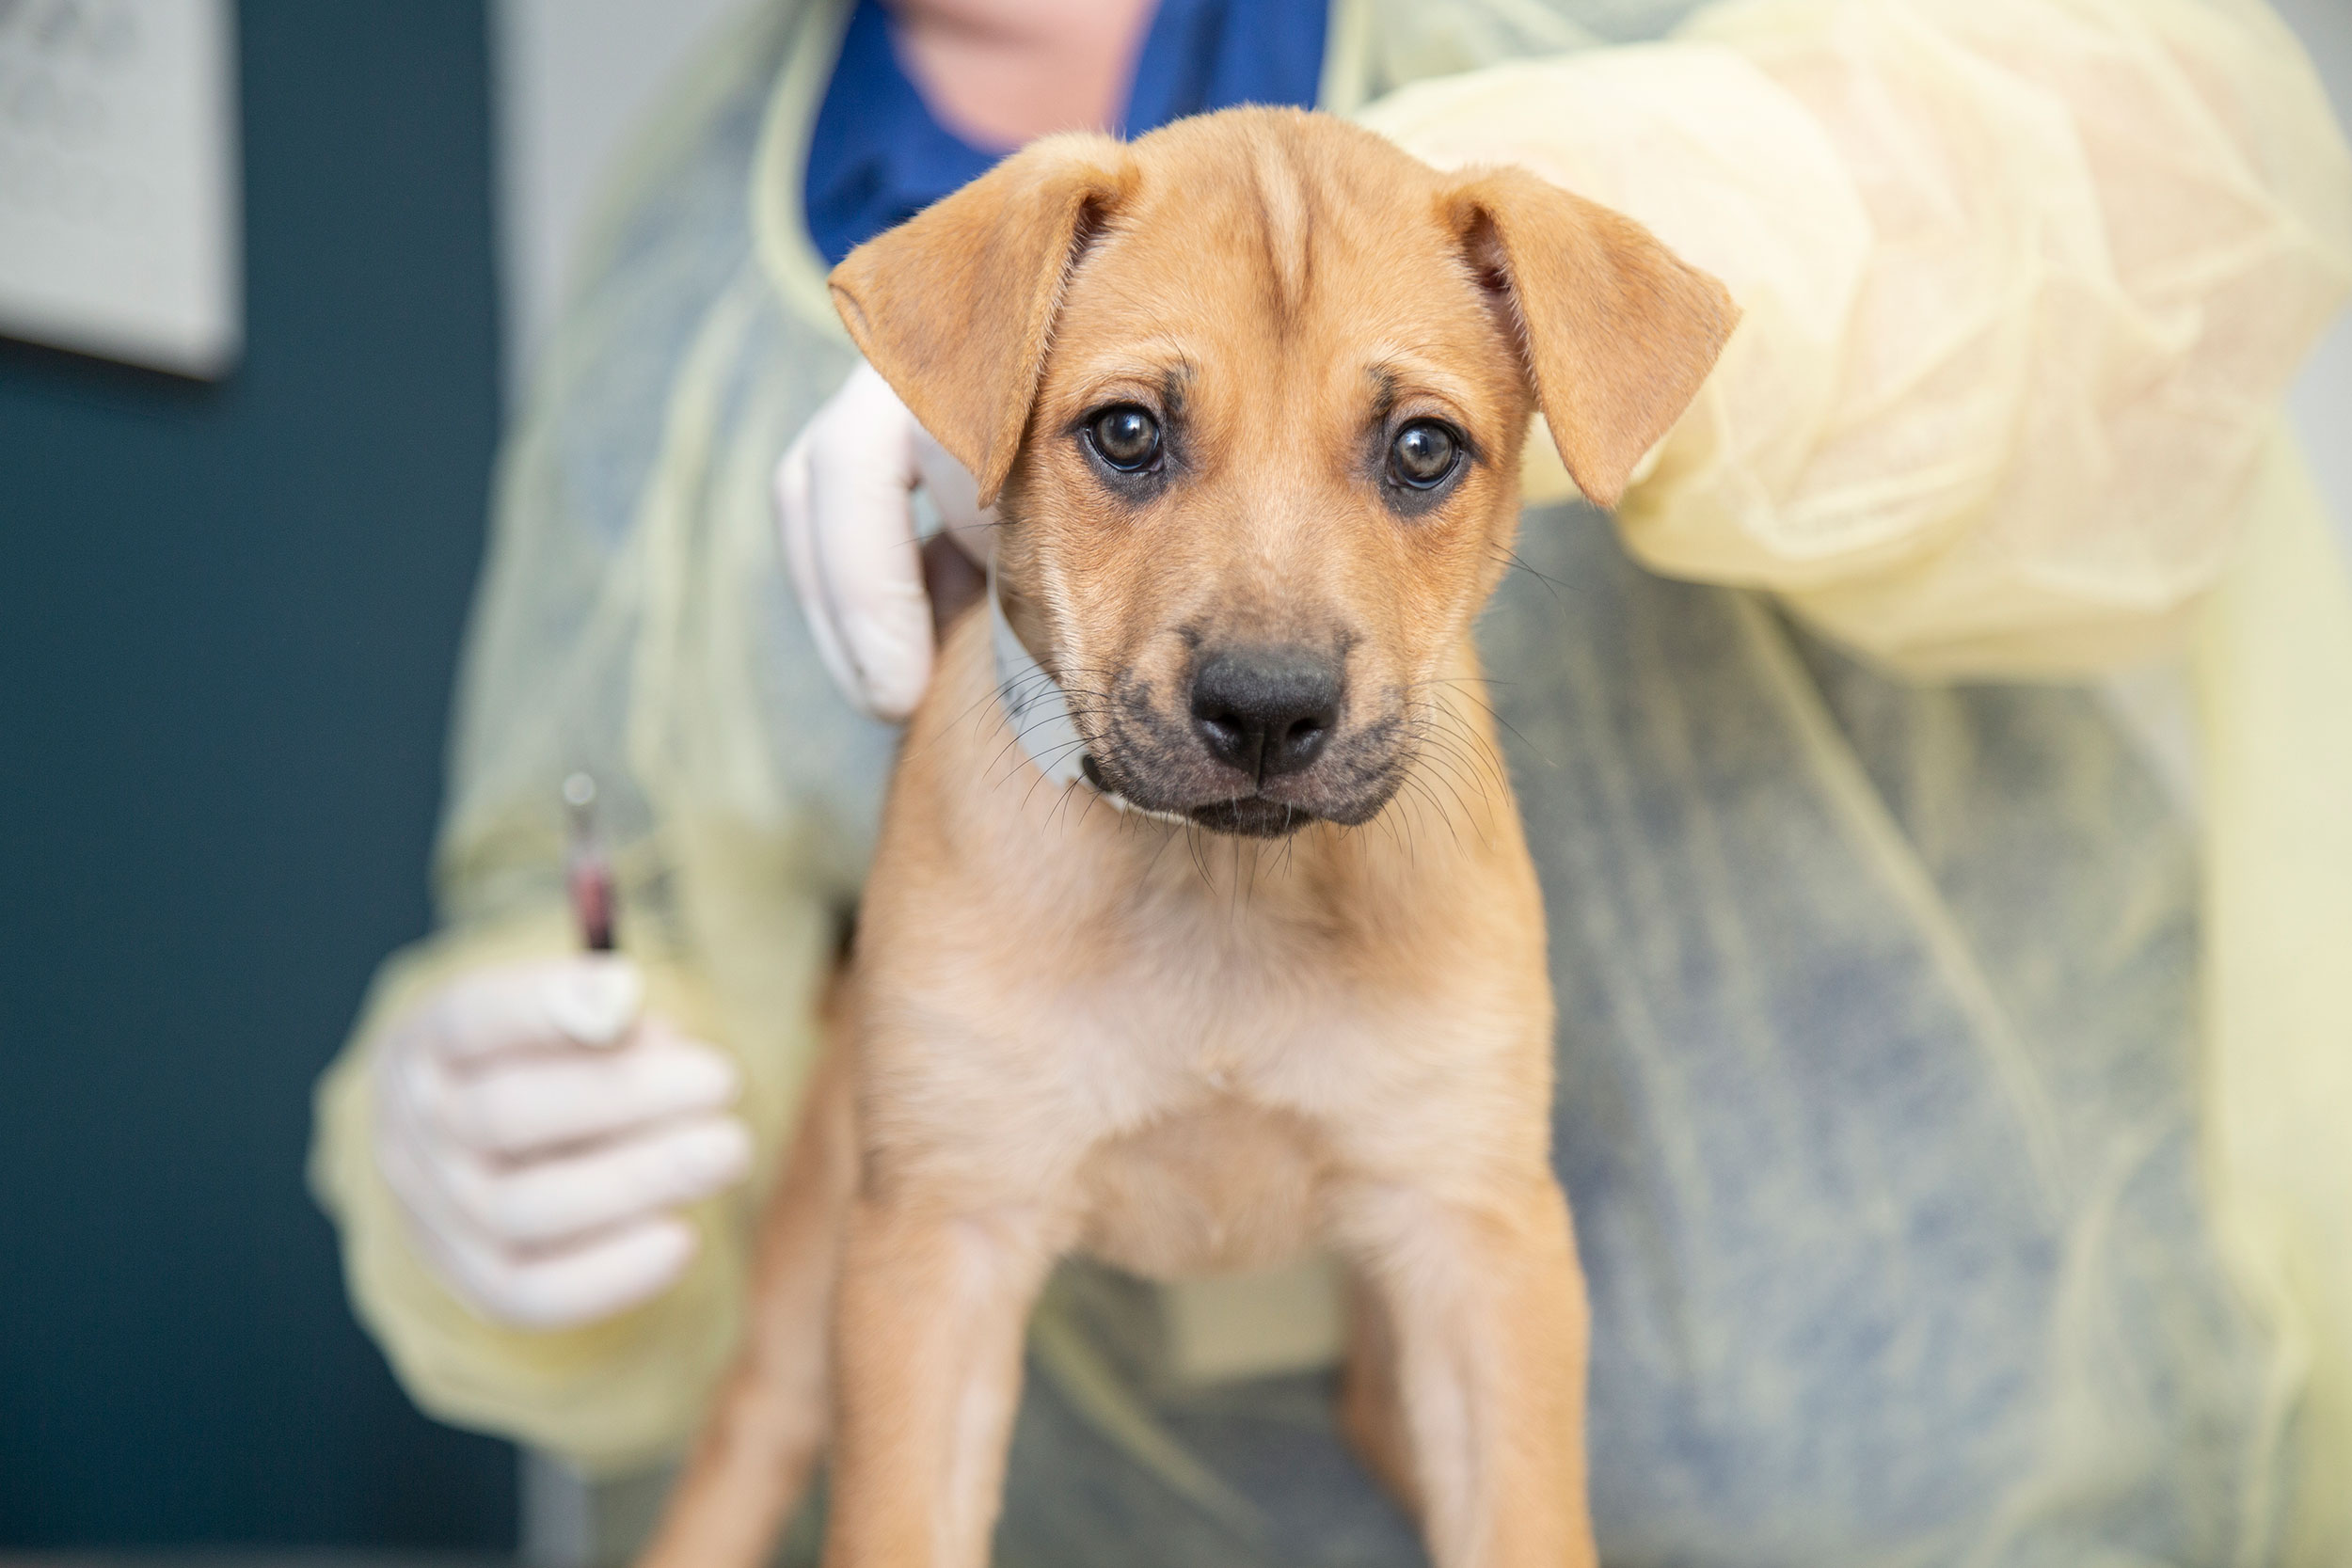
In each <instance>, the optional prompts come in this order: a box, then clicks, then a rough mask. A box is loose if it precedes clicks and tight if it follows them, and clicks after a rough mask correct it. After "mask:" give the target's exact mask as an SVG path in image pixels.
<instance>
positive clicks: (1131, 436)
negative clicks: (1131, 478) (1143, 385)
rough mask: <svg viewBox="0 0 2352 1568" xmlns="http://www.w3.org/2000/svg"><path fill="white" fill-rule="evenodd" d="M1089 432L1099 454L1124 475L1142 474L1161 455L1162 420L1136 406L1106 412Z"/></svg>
mask: <svg viewBox="0 0 2352 1568" xmlns="http://www.w3.org/2000/svg"><path fill="white" fill-rule="evenodd" d="M1086 431H1087V444H1088V445H1089V446H1090V447H1092V448H1093V449H1094V451H1095V455H1096V456H1098V457H1100V458H1102V460H1103V461H1104V462H1105V463H1107V464H1109V465H1110V466H1111V467H1114V468H1117V469H1118V470H1119V471H1120V473H1123V474H1134V473H1141V472H1142V471H1143V470H1144V469H1146V468H1148V467H1151V466H1152V460H1153V459H1154V458H1156V457H1158V456H1159V455H1160V421H1159V420H1155V419H1153V418H1152V411H1151V410H1150V409H1148V408H1138V407H1137V406H1136V405H1135V404H1132V403H1122V404H1117V405H1115V406H1113V407H1110V408H1105V409H1104V410H1103V411H1102V412H1101V413H1100V414H1097V415H1095V416H1094V418H1093V419H1092V420H1089V422H1088V424H1087V427H1086Z"/></svg>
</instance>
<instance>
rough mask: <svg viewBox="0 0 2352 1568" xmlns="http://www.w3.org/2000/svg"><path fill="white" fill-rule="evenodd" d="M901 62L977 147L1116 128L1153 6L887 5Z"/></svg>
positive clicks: (1085, 1)
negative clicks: (1060, 132) (1061, 132)
mask: <svg viewBox="0 0 2352 1568" xmlns="http://www.w3.org/2000/svg"><path fill="white" fill-rule="evenodd" d="M886 3H887V4H888V6H889V9H890V17H891V31H892V34H893V36H894V38H895V40H896V41H897V44H898V57H899V60H900V62H901V64H903V65H904V66H905V68H906V71H907V74H908V76H909V77H910V78H912V79H913V81H914V86H915V89H916V90H917V91H918V92H920V93H921V94H922V95H923V102H924V103H926V104H927V105H929V106H930V111H931V113H932V114H933V115H935V116H937V117H938V119H939V122H940V123H941V124H942V125H945V126H946V128H947V129H948V130H950V131H952V132H954V133H955V134H956V135H959V136H961V137H962V138H963V139H964V140H965V141H968V142H970V143H972V144H973V145H975V146H977V147H993V148H1004V149H1008V150H1009V149H1011V148H1016V147H1019V146H1021V145H1022V144H1023V143H1024V142H1028V141H1033V140H1035V139H1036V138H1037V137H1039V136H1044V135H1052V134H1053V133H1055V132H1057V131H1107V130H1110V129H1111V128H1112V127H1113V126H1115V125H1116V124H1117V123H1118V120H1119V118H1120V111H1121V110H1122V109H1123V108H1124V107H1125V104H1126V100H1127V92H1128V88H1129V86H1130V84H1131V83H1132V82H1133V80H1134V77H1135V69H1136V55H1138V54H1139V53H1141V51H1142V48H1143V37H1144V33H1145V31H1146V30H1147V29H1148V28H1149V27H1150V26H1151V24H1152V12H1153V10H1154V9H1155V8H1156V5H1157V0H886Z"/></svg>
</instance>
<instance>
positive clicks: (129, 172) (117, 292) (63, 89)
mask: <svg viewBox="0 0 2352 1568" xmlns="http://www.w3.org/2000/svg"><path fill="white" fill-rule="evenodd" d="M237 148H238V135H237V95H236V17H235V13H234V10H233V8H232V6H231V4H230V0H0V335H5V336H8V337H13V338H21V339H25V340H28V341H34V342H40V343H47V344H51V345H53V346H56V347H58V348H66V349H72V350H75V351H78V352H81V353H85V354H91V355H96V356H101V357H103V358H109V359H119V360H124V361H127V362H129V363H133V364H138V365H147V366H151V367H153V368H155V369H158V370H165V371H170V372H176V373H179V374H182V375H189V376H197V377H202V378H206V379H213V378H217V377H219V376H222V375H225V374H227V373H228V372H229V371H230V369H231V368H233V367H234V366H235V364H236V362H237V358H238V356H239V353H240V350H241V349H242V346H243V342H244V298H243V287H242V280H241V277H240V273H241V270H242V262H241V248H242V247H241V245H240V238H241V234H240V230H241V218H240V179H239V163H238V151H237Z"/></svg>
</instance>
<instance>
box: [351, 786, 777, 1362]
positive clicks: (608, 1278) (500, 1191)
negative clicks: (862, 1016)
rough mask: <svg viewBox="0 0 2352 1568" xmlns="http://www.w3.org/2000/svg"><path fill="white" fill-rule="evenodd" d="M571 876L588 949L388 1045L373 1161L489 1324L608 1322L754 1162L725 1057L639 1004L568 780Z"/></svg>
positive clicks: (587, 822) (496, 975) (451, 991)
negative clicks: (691, 1213)
mask: <svg viewBox="0 0 2352 1568" xmlns="http://www.w3.org/2000/svg"><path fill="white" fill-rule="evenodd" d="M564 799H565V803H566V806H567V808H568V810H569V813H570V815H571V818H572V842H571V848H570V853H569V855H568V856H567V865H566V873H567V875H566V881H567V884H568V888H569V892H570V895H571V899H572V903H573V910H574V915H575V918H576V920H577V922H578V924H579V926H580V937H581V942H582V945H583V946H584V947H586V948H587V949H588V951H587V952H586V953H584V954H581V955H579V956H574V957H568V958H548V959H543V960H540V961H537V962H532V963H523V964H512V965H503V966H497V967H492V968H487V969H484V970H481V971H478V972H476V973H474V974H468V975H466V976H465V977H464V978H462V979H459V980H457V981H454V982H453V983H452V984H450V985H448V986H447V987H445V988H443V989H442V990H439V991H437V992H436V993H434V994H433V995H431V996H429V997H428V998H426V1000H425V1001H423V1002H422V1003H421V1004H419V1005H418V1006H416V1007H415V1008H413V1009H412V1010H411V1011H410V1012H409V1013H408V1014H407V1015H406V1016H405V1017H404V1018H403V1019H401V1020H400V1021H399V1022H397V1023H396V1024H395V1025H394V1026H393V1027H392V1028H391V1029H390V1030H389V1031H388V1032H387V1033H386V1034H385V1035H384V1036H383V1037H382V1040H381V1043H380V1045H379V1046H378V1048H377V1055H376V1062H375V1074H376V1096H375V1104H376V1140H375V1154H376V1163H377V1165H378V1167H379V1168H380V1169H381V1171H382V1172H383V1175H384V1179H385V1180H386V1182H387V1183H388V1184H389V1186H390V1188H391V1190H392V1192H393V1194H394V1195H395V1196H397V1197H398V1199H399V1201H400V1204H401V1207H402V1208H403V1209H404V1210H405V1212H406V1214H407V1217H408V1220H409V1225H410V1229H411V1232H412V1235H413V1237H414V1239H415V1242H416V1244H417V1248H418V1252H419V1254H420V1255H421V1257H422V1258H423V1259H424V1260H425V1261H426V1263H427V1264H428V1265H429V1266H430V1267H431V1268H432V1269H433V1271H434V1272H435V1273H436V1274H437V1275H438V1276H439V1278H440V1279H441V1281H442V1282H443V1283H444V1284H445V1285H447V1286H448V1287H449V1289H450V1290H451V1291H453V1292H454V1293H455V1294H456V1295H457V1296H458V1297H459V1298H460V1299H462V1300H464V1301H465V1302H466V1303H467V1304H468V1305H469V1307H472V1308H473V1309H474V1310H475V1311H477V1312H479V1313H481V1314H482V1315H483V1316H484V1317H486V1318H490V1319H493V1320H496V1321H498V1322H501V1323H510V1324H514V1325H516V1326H519V1327H533V1328H562V1327H567V1326H570V1325H573V1324H578V1323H590V1322H593V1321H595V1320H596V1319H598V1318H602V1317H606V1316H608V1315H610V1314H612V1313H613V1312H617V1311H620V1310H622V1309H623V1308H626V1307H631V1306H634V1305H636V1304H637V1303H639V1302H642V1301H644V1300H646V1299H647V1298H649V1297H651V1296H654V1295H656V1294H658V1293H660V1291H663V1290H664V1289H666V1288H667V1287H668V1286H669V1285H671V1284H672V1283H673V1282H674V1281H675V1280H676V1279H677V1277H678V1276H679V1275H681V1274H683V1273H684V1272H685V1270H686V1267H687V1265H688V1264H689V1263H690V1262H691V1261H692V1259H693V1255H694V1250H695V1244H696V1243H695V1235H694V1231H693V1228H692V1227H691V1226H690V1225H688V1224H687V1222H686V1221H685V1220H684V1219H683V1218H681V1217H680V1216H679V1215H678V1213H677V1212H676V1211H677V1210H679V1209H680V1208H682V1207H683V1206H685V1205H687V1204H690V1203H693V1202H696V1201H698V1200H700V1199H702V1198H706V1197H708V1196H711V1195H712V1194H714V1193H718V1192H721V1191H723V1190H724V1189H726V1188H727V1187H730V1186H732V1185H734V1184H735V1183H736V1182H738V1181H739V1180H742V1179H743V1176H744V1174H745V1173H746V1172H747V1171H748V1170H749V1169H750V1167H751V1158H752V1141H751V1136H750V1133H749V1132H747V1131H746V1130H745V1128H744V1126H743V1124H742V1122H741V1121H740V1120H739V1118H738V1117H735V1116H733V1115H732V1114H730V1111H729V1109H728V1108H729V1107H730V1106H731V1105H732V1104H733V1102H734V1101H735V1099H736V1096H737V1094H738V1092H739V1087H740V1076H739V1073H738V1071H737V1069H736V1068H735V1065H734V1063H733V1062H732V1060H730V1059H729V1058H728V1056H727V1055H726V1054H725V1053H723V1052H721V1051H719V1050H717V1049H715V1048H714V1047H711V1046H709V1045H706V1044H704V1043H702V1042H700V1041H697V1040H692V1039H689V1038H688V1037H685V1036H684V1035H683V1034H681V1033H680V1032H679V1031H678V1030H677V1029H676V1028H675V1027H674V1026H673V1025H671V1024H670V1023H669V1022H666V1021H664V1020H663V1019H661V1018H660V1016H658V1015H653V1014H647V1013H645V1012H644V1011H643V1003H644V979H643V976H642V975H641V974H640V973H639V971H638V968H637V966H636V964H635V963H633V962H632V961H631V960H630V959H628V958H626V957H623V956H621V955H620V954H618V953H615V952H612V951H611V948H612V941H613V935H614V910H613V902H612V874H611V869H610V866H609V863H607V862H606V860H605V858H604V855H603V852H602V848H601V846H600V844H599V842H598V841H597V839H596V835H595V831H594V817H593V812H594V806H595V785H594V784H593V783H592V782H590V781H589V780H588V779H587V778H586V777H585V776H584V775H577V774H576V775H574V776H573V777H572V778H571V779H569V780H567V781H565V784H564Z"/></svg>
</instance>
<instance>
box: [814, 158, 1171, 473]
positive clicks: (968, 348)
mask: <svg viewBox="0 0 2352 1568" xmlns="http://www.w3.org/2000/svg"><path fill="white" fill-rule="evenodd" d="M1134 182H1135V163H1134V160H1133V159H1132V158H1131V157H1130V156H1129V154H1128V151H1127V149H1126V147H1125V146H1124V145H1123V144H1122V143H1120V142H1118V141H1114V140H1113V139H1112V138H1110V137H1108V136H1103V135H1091V134H1086V133H1076V134H1072V135H1058V136H1047V137H1044V138H1042V139H1041V140H1039V141H1037V142H1033V143H1032V144H1030V145H1029V146H1028V147H1027V148H1025V149H1024V150H1021V151H1019V152H1016V153H1014V154H1013V155H1012V156H1011V157H1009V158H1007V159H1006V160H1005V161H1004V162H1003V163H1001V164H998V165H997V166H995V167H994V168H993V169H991V170H989V172H988V173H986V174H983V175H982V176H980V177H979V178H978V179H977V180H975V181H974V182H972V183H970V184H969V185H966V186H964V187H963V189H961V190H960V191H958V192H956V194H955V195H953V196H951V197H948V198H946V199H945V200H942V201H938V202H935V203H933V204H932V205H931V206H930V207H927V208H925V209H924V210H923V211H922V212H920V213H918V214H915V215H914V217H911V218H909V219H908V220H907V221H906V222H904V223H902V224H900V225H898V227H897V228H896V229H892V230H887V231H886V232H883V233H882V234H878V235H876V236H875V237H874V238H873V239H870V240H868V241H866V243H865V244H864V245H860V246H858V247H857V248H856V249H855V250H852V251H851V252H850V254H849V255H848V256H847V257H846V258H844V259H843V261H842V262H841V264H840V265H839V266H837V267H835V268H834V269H833V277H832V278H831V283H832V287H833V304H834V309H836V310H838V311H839V312H840V313H841V320H842V322H843V324H844V325H847V326H848V327H849V329H850V337H851V338H854V339H855V340H857V346H858V347H859V348H860V349H862V350H864V351H865V354H866V362H867V363H869V364H871V365H872V366H873V367H874V369H875V370H877V371H879V372H882V379H883V380H884V381H887V382H889V383H890V386H891V389H892V390H893V391H895V392H897V393H898V396H899V398H900V399H901V400H902V401H903V402H904V403H905V404H906V405H907V407H908V409H909V410H910V411H911V412H912V413H913V414H914V417H915V418H916V419H918V420H922V421H923V427H924V428H925V429H926V430H929V431H930V433H931V435H932V436H935V437H937V438H938V441H939V444H940V445H941V446H943V447H946V449H947V451H949V452H951V453H953V454H954V456H955V458H956V460H957V461H958V462H960V463H961V464H962V465H963V466H964V467H967V468H969V469H971V470H972V473H973V476H974V477H975V478H976V479H977V480H978V481H979V484H980V504H981V505H982V506H988V505H991V504H993V502H994V501H995V499H996V492H997V491H998V489H1000V488H1001V487H1002V486H1003V484H1004V483H1005V476H1006V474H1007V473H1009V471H1010V470H1011V468H1012V459H1013V454H1014V453H1015V452H1016V451H1019V450H1020V446H1021V436H1022V434H1023V433H1024V432H1025V430H1026V429H1027V428H1028V422H1029V404H1030V403H1031V402H1032V401H1033V400H1034V399H1035V398H1036V396H1037V382H1038V373H1039V371H1040V370H1041V367H1042V366H1043V364H1044V362H1045V347H1046V344H1047V342H1048V341H1049V340H1050V339H1051V338H1052V336H1053V330H1054V316H1055V313H1056V311H1057V309H1059V307H1060V304H1061V293H1062V284H1063V282H1064V280H1065V279H1066V278H1067V277H1068V276H1069V273H1070V268H1071V266H1072V264H1073V262H1075V261H1076V260H1077V259H1078V256H1079V254H1080V253H1081V252H1082V251H1083V250H1084V249H1085V247H1086V243H1087V240H1088V238H1089V235H1090V233H1091V231H1092V230H1093V228H1094V226H1095V224H1096V223H1097V222H1099V221H1100V219H1101V218H1102V216H1103V215H1104V214H1106V213H1108V212H1109V211H1111V210H1112V209H1113V208H1115V207H1117V206H1118V204H1119V203H1120V200H1121V199H1122V198H1124V197H1125V196H1126V195H1127V193H1128V191H1129V190H1130V189H1131V188H1132V187H1133V185H1134Z"/></svg>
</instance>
